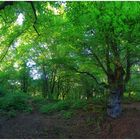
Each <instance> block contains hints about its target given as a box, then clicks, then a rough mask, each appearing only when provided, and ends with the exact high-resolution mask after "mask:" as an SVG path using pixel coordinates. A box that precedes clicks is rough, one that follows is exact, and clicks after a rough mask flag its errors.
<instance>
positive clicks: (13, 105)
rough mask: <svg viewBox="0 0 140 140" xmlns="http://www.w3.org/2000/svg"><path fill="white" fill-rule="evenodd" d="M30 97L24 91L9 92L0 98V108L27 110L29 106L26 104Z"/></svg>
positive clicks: (29, 108)
mask: <svg viewBox="0 0 140 140" xmlns="http://www.w3.org/2000/svg"><path fill="white" fill-rule="evenodd" d="M29 99H30V97H29V96H28V95H26V94H24V93H9V94H6V95H5V96H3V97H1V98H0V109H1V110H4V111H11V110H17V111H26V110H27V111H29V110H31V106H29V104H28V100H29Z"/></svg>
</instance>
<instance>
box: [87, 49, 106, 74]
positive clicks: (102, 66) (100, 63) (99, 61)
mask: <svg viewBox="0 0 140 140" xmlns="http://www.w3.org/2000/svg"><path fill="white" fill-rule="evenodd" d="M90 51H91V53H92V55H93V56H94V58H95V59H96V60H97V62H98V64H99V65H100V66H101V68H102V70H103V71H104V73H105V74H106V75H108V73H107V70H106V69H105V67H104V65H103V64H102V62H101V60H100V59H99V57H98V56H97V54H96V53H95V52H93V50H92V49H90Z"/></svg>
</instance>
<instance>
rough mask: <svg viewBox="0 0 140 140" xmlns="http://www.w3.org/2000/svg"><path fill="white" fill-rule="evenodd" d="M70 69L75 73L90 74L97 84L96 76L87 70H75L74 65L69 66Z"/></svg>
mask: <svg viewBox="0 0 140 140" xmlns="http://www.w3.org/2000/svg"><path fill="white" fill-rule="evenodd" d="M70 69H71V70H74V71H76V72H77V73H80V74H86V75H88V76H90V77H91V78H93V79H94V80H95V82H96V83H97V84H99V82H98V80H97V78H96V77H95V76H94V75H93V74H91V73H89V72H86V71H79V70H77V69H76V68H74V67H70Z"/></svg>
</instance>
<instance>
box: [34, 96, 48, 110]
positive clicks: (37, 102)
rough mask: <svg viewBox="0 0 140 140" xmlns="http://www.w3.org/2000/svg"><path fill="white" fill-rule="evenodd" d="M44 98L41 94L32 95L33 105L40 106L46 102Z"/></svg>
mask: <svg viewBox="0 0 140 140" xmlns="http://www.w3.org/2000/svg"><path fill="white" fill-rule="evenodd" d="M46 102H47V101H46V99H45V98H43V97H41V96H34V97H32V103H33V104H34V106H35V107H37V108H38V107H40V106H41V105H43V104H46Z"/></svg>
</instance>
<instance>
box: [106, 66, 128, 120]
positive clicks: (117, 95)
mask: <svg viewBox="0 0 140 140" xmlns="http://www.w3.org/2000/svg"><path fill="white" fill-rule="evenodd" d="M124 74H125V73H124V70H123V68H122V66H121V65H116V66H115V71H114V72H113V73H111V74H110V75H108V83H109V87H110V97H109V100H108V106H107V114H108V115H109V116H110V117H112V118H116V117H118V116H120V114H121V112H122V107H121V97H122V95H123V92H124V85H125V81H124Z"/></svg>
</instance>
